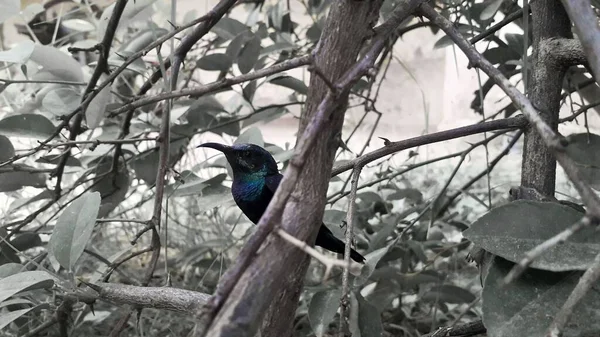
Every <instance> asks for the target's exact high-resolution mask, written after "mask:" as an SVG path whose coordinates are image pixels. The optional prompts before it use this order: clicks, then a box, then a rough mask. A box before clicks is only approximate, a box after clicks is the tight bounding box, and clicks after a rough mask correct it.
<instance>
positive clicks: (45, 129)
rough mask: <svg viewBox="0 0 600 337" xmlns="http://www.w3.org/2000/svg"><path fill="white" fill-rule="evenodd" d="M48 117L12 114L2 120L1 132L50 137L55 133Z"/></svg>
mask: <svg viewBox="0 0 600 337" xmlns="http://www.w3.org/2000/svg"><path fill="white" fill-rule="evenodd" d="M54 129H55V128H54V125H53V124H52V122H50V121H49V120H48V118H46V117H44V116H42V115H36V114H21V115H12V116H8V117H6V118H4V119H2V120H0V133H1V134H3V135H5V136H13V137H25V138H38V139H43V138H48V137H50V136H51V135H52V134H53V133H54Z"/></svg>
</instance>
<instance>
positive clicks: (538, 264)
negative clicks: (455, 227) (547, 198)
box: [463, 200, 600, 271]
mask: <svg viewBox="0 0 600 337" xmlns="http://www.w3.org/2000/svg"><path fill="white" fill-rule="evenodd" d="M582 216H583V214H582V213H579V212H577V211H576V210H574V209H573V208H571V207H569V206H565V205H562V204H559V203H555V202H538V201H529V200H517V201H513V202H511V203H508V204H506V205H502V206H500V207H497V208H494V209H492V210H491V211H490V212H488V213H486V214H485V215H483V216H482V217H481V218H479V219H477V221H475V223H473V225H471V227H470V228H469V229H467V230H466V231H464V232H463V236H464V237H465V238H467V239H469V240H470V241H472V242H473V243H475V244H476V245H478V246H480V247H481V248H483V249H485V250H487V251H489V252H491V253H492V254H495V255H499V256H501V257H503V258H505V259H507V260H509V261H513V262H518V261H520V260H521V259H522V258H523V257H524V254H525V253H526V252H527V251H529V250H531V249H533V248H534V247H536V246H537V245H539V244H540V243H542V242H544V241H546V240H547V239H549V238H551V237H553V236H554V235H556V234H558V233H560V232H561V231H562V230H564V229H566V228H567V227H569V226H571V225H572V224H573V223H575V222H577V221H578V220H579V219H581V217H582ZM598 253H600V233H598V232H597V231H596V230H595V229H594V228H591V227H590V228H584V229H582V230H581V231H579V232H578V233H576V234H574V235H573V236H571V238H570V239H569V240H568V241H567V242H564V243H563V244H560V245H555V246H554V247H552V248H550V249H548V250H547V251H546V252H544V254H542V256H540V257H538V258H537V259H535V260H534V262H533V263H532V265H531V266H532V267H533V268H538V269H544V270H551V271H565V270H584V269H587V268H589V266H590V265H591V263H592V261H593V260H594V257H595V256H596V255H597V254H598Z"/></svg>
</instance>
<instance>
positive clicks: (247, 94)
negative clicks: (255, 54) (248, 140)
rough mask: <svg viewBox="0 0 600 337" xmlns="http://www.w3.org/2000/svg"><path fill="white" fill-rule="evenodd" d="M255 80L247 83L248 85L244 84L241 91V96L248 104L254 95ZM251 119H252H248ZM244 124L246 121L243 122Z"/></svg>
mask: <svg viewBox="0 0 600 337" xmlns="http://www.w3.org/2000/svg"><path fill="white" fill-rule="evenodd" d="M256 87H257V85H256V80H254V81H250V82H248V84H246V86H244V89H243V90H242V96H244V99H245V100H246V101H248V102H250V103H252V99H253V98H254V93H256ZM250 118H252V117H250ZM244 122H246V121H244Z"/></svg>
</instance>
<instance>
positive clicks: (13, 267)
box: [0, 262, 23, 279]
mask: <svg viewBox="0 0 600 337" xmlns="http://www.w3.org/2000/svg"><path fill="white" fill-rule="evenodd" d="M21 270H23V265H22V264H20V263H14V262H10V263H5V264H3V265H1V266H0V279H2V278H5V277H8V276H10V275H14V274H17V273H20V272H21Z"/></svg>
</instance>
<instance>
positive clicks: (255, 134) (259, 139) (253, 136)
mask: <svg viewBox="0 0 600 337" xmlns="http://www.w3.org/2000/svg"><path fill="white" fill-rule="evenodd" d="M244 143H248V144H256V145H258V146H260V147H263V146H264V145H265V141H264V140H263V136H262V133H261V132H260V130H259V129H258V128H255V127H251V128H249V129H248V130H246V131H244V132H242V134H241V135H240V136H239V137H238V138H237V139H236V140H235V142H234V144H244Z"/></svg>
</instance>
